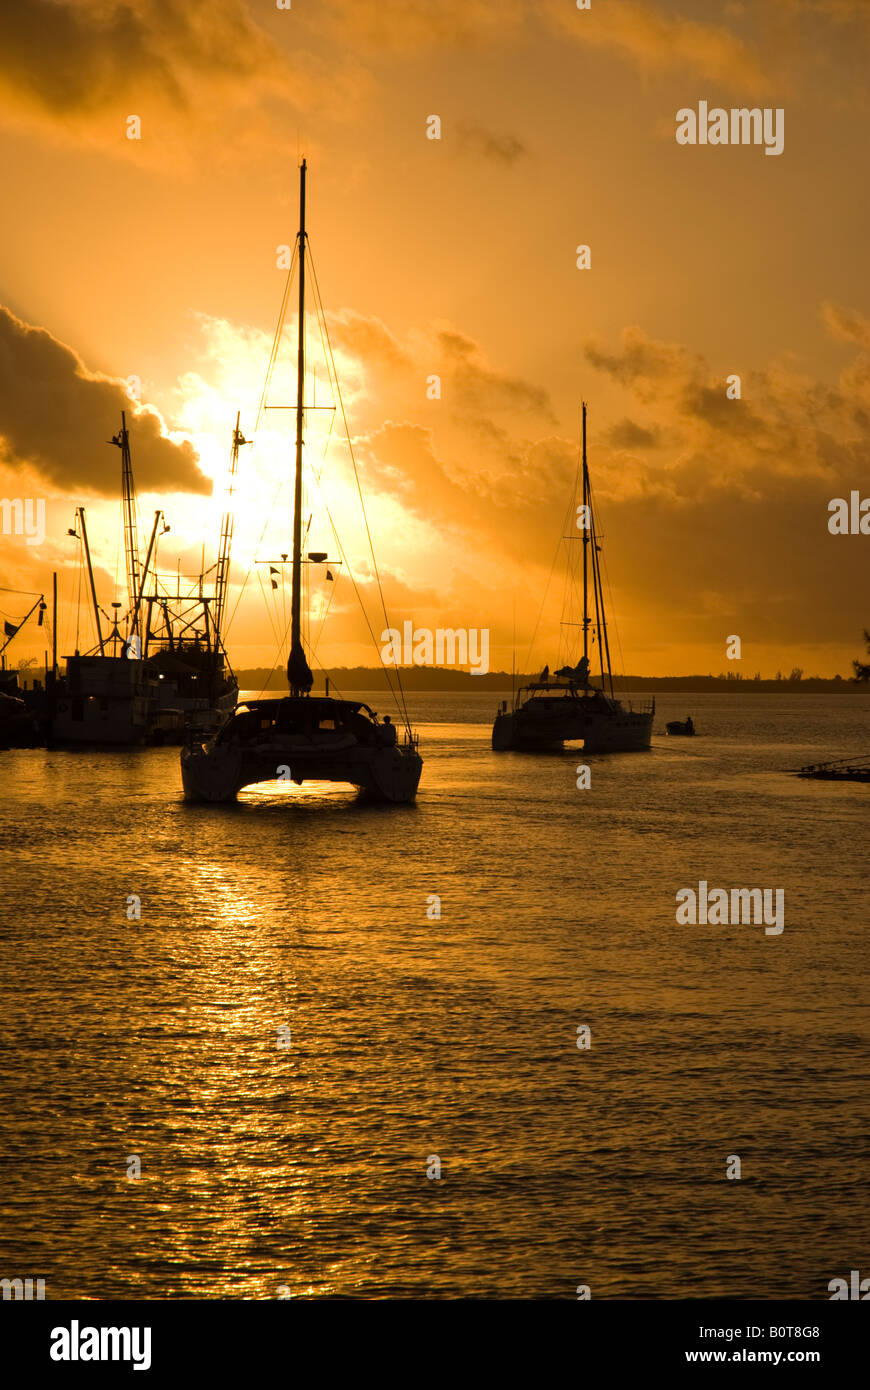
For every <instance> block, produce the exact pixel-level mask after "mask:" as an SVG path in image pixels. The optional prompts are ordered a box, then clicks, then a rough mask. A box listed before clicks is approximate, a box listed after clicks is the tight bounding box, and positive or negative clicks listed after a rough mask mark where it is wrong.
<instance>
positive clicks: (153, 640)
mask: <svg viewBox="0 0 870 1390" xmlns="http://www.w3.org/2000/svg"><path fill="white" fill-rule="evenodd" d="M244 442H245V441H244V439H243V438H242V436H241V434H240V432H239V430H238V420H237V422H236V430H235V433H234V436H233V451H232V463H231V479H232V477H233V476H234V471H235V466H236V463H237V460H238V450H239V446H240V444H243V443H244ZM110 443H111V444H113V445H114V446H116V447H117V448H118V449H120V451H121V523H122V529H123V533H124V555H125V566H126V580H127V611H126V615H125V617H124V618H123V619H122V617H121V610H122V607H123V605H122V604H121V603H120V602H113V603H112V605H111V606H112V614H111V618H109V616H108V615H107V614H106V613H104V611H103V609H102V608H101V607H100V605H99V602H98V600H97V590H96V581H95V578H94V567H93V562H92V559H91V550H90V544H89V540H88V528H87V519H86V515H85V509H84V507H79V508H77V509H76V522H75V526H74V527H72V528H71V529H70V531H69V534H70V535H71V536H73V537H74V538H75V539H76V540H77V541H79V543H80V546H81V564H82V570H83V572H84V573H86V575H87V591H88V593H89V595H90V604H91V617H92V621H93V628H94V633H95V635H96V643H95V645H94V646H93V647H92V648H90V649H89V650H87V651H84V652H82V651H79V650H78V648H77V649H76V650H75V652H73V653H71V654H70V655H68V656H66V657H65V658H64V659H65V662H66V670H65V672H64V673H63V674H61V673H60V671H59V669H58V666H57V654H56V650H55V656H54V660H53V663H52V672H51V677H50V679H48V678H47V681H46V684H47V688H48V690H49V702H48V703H49V717H48V736H49V741H50V743H51V744H52V745H54V746H69V745H73V746H89V747H101V746H106V747H110V748H118V747H136V746H140V745H142V744H155V743H157V744H161V743H170V742H174V743H178V744H180V743H181V742H182V741H183V738H184V731H185V725H186V723H187V722H188V721H191V720H194V721H196V723H197V727H199V728H202V729H207V730H208V731H210V732H214V731H215V730H216V729H217V728H219V727H220V726H221V724H222V723H223V721H224V719H225V718H226V716H227V715H228V714H229V713H230V712H231V711H232V710H233V709H234V708H235V703H236V697H237V693H238V684H237V682H236V678H235V676H234V675H233V673H232V671H231V670H230V668H229V663H228V661H227V658H226V653H225V651H224V648H223V642H222V636H221V633H222V619H223V613H224V605H225V598H226V591H227V585H228V581H229V563H230V558H229V557H230V540H231V536H232V528H231V525H230V524H229V522H228V517H227V514H225V515H224V520H223V527H222V531H221V541H220V548H219V553H218V561H217V566H216V568H215V575H216V578H215V589H214V592H213V593H208V592H206V585H205V580H206V577H207V576H206V575H205V574H202V573H201V574H199V575H198V576H196V577H195V578H193V579H190V580H189V581H185V582H183V581H182V579H181V577H180V575H178V576H176V575H174V576H173V577H172V579H171V580H169V581H168V580H166V579H164V578H162V577H161V575H160V574H159V572H158V567H157V551H158V543H159V540H160V538H161V537H162V536H163V535H165V534H166V533H167V532H168V531H169V529H170V528H169V527H168V526H167V525H166V522H165V518H164V515H163V511H162V510H161V509H158V510H157V511H155V513H154V522H153V525H152V528H151V535H150V538H149V541H148V546H147V550H146V554H145V560H144V563H143V562H142V560H141V558H140V550H139V524H138V514H137V506H136V491H135V486H134V481H133V465H132V459H131V451H130V432H129V430H128V428H127V419H126V413H125V412H123V411H122V412H121V428H120V430H119V431H118V433H117V434H116V435H114V436H113V437H112V439H111V441H110ZM231 485H232V484H231ZM209 573H210V572H209ZM82 587H84V586H83V585H82V586H80V592H81V589H82ZM56 610H57V601H56V594H55V631H56V617H57V611H56ZM104 621H109V622H110V623H111V628H110V630H109V631H106V630H105V629H104V626H103V622H104ZM122 626H123V629H124V630H123V632H122Z"/></svg>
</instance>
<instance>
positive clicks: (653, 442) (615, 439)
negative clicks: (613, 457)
mask: <svg viewBox="0 0 870 1390" xmlns="http://www.w3.org/2000/svg"><path fill="white" fill-rule="evenodd" d="M606 437H607V442H608V444H611V445H612V446H613V448H614V449H655V448H656V446H657V445H658V444H659V442H660V438H661V436H660V434H659V431H658V430H647V429H644V427H643V425H639V424H637V422H636V421H635V420H629V419H628V418H627V417H626V419H624V420H620V422H619V424H618V425H611V427H610V429H609V430H608V431H607V436H606Z"/></svg>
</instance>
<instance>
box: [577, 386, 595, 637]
mask: <svg viewBox="0 0 870 1390" xmlns="http://www.w3.org/2000/svg"><path fill="white" fill-rule="evenodd" d="M575 495H576V494H575ZM590 531H591V527H590V525H589V471H588V469H587V466H586V402H585V401H584V402H583V656H584V657H585V659H586V661H587V662H588V660H589V540H590Z"/></svg>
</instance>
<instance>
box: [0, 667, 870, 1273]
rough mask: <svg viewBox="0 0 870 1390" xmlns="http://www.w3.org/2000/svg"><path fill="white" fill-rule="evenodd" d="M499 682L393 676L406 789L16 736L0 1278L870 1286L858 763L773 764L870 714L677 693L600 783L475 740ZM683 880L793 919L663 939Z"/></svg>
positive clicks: (559, 759)
mask: <svg viewBox="0 0 870 1390" xmlns="http://www.w3.org/2000/svg"><path fill="white" fill-rule="evenodd" d="M495 705H496V696H495V695H493V694H484V695H479V696H467V697H466V696H449V695H428V696H416V697H412V700H411V707H412V711H413V713H414V716H415V721H416V722H417V724H418V726H419V728H420V732H421V735H422V738H423V748H422V751H423V752H424V754H425V757H426V764H425V767H424V771H423V781H422V784H421V791H420V796H419V800H418V803H417V805H416V807H412V808H388V809H383V808H373V807H366V806H364V805H361V804H360V803H359V802H358V801H357V800H356V797H355V795H354V793H353V792H352V791H350V790H344V789H328V790H317V789H313V788H312V789H308V788H303V789H299V788H294V787H292V786H291V787H289V788H284V787H281V788H278V787H276V788H272V789H269V790H268V792H266V791H261V790H257V791H251V792H247V793H243V794H242V796H241V797H240V800H239V805H238V806H237V807H232V808H218V807H190V806H186V805H185V804H184V803H183V802H182V799H181V784H180V777H179V773H178V750H177V749H152V750H145V751H141V752H135V753H118V754H113V755H97V756H94V755H84V754H77V753H61V752H52V753H49V752H45V751H26V752H6V753H2V754H0V772H2V777H3V788H4V797H3V802H2V807H0V836H2V864H3V895H2V907H0V918H2V929H0V964H2V973H0V982H2V1014H0V1021H2V1030H0V1093H2V1106H0V1129H2V1157H3V1165H2V1172H0V1266H2V1267H0V1276H9V1277H12V1276H15V1275H17V1276H21V1277H26V1276H28V1275H31V1276H33V1277H36V1276H43V1277H44V1278H45V1279H46V1281H47V1290H46V1292H47V1297H49V1298H74V1297H88V1298H112V1297H114V1298H143V1297H145V1298H179V1297H182V1298H193V1297H197V1298H222V1297H230V1298H274V1297H276V1296H277V1294H278V1290H279V1286H285V1288H288V1289H289V1290H290V1291H291V1292H292V1293H293V1294H309V1295H310V1294H315V1295H319V1294H333V1295H335V1294H338V1295H343V1296H347V1295H353V1296H363V1297H385V1296H397V1295H406V1296H413V1297H457V1296H474V1297H486V1298H500V1297H521V1298H530V1297H555V1298H572V1297H575V1293H574V1290H575V1288H576V1286H577V1285H578V1284H580V1283H585V1284H588V1285H590V1286H591V1290H592V1296H593V1298H618V1297H623V1298H686V1297H711V1296H721V1297H726V1298H799V1299H810V1298H827V1297H828V1291H827V1284H828V1281H829V1280H830V1279H832V1278H834V1277H835V1276H837V1275H841V1274H845V1275H846V1276H848V1272H849V1270H851V1269H853V1268H860V1269H861V1270H862V1274H864V1273H868V1272H870V1271H867V1270H866V1269H864V1265H866V1263H867V1258H868V1242H867V1234H868V1218H867V1200H866V1182H867V1162H868V1156H870V1154H868V1150H870V1141H868V1133H870V1129H868V1103H867V1102H868V1093H870V1087H868V1060H867V1041H868V1018H867V985H866V961H867V932H868V919H867V895H866V892H865V878H866V872H867V822H868V807H870V786H862V785H855V784H844V785H836V784H825V783H807V782H801V781H798V780H796V779H793V778H790V777H788V776H785V775H784V772H783V769H787V768H790V767H794V766H795V765H798V764H800V763H802V762H807V761H810V760H812V759H813V758H821V757H837V756H845V755H847V754H854V753H857V752H868V751H870V698H868V697H867V696H866V695H864V696H862V695H858V694H856V695H847V696H843V697H840V698H833V697H827V696H812V695H809V696H801V697H795V696H792V697H788V696H786V697H779V696H774V695H759V696H750V697H736V696H734V697H732V696H724V695H707V696H700V695H691V696H686V695H683V694H681V695H680V696H679V697H675V698H668V697H666V696H665V697H660V698H659V701H658V714H657V718H656V727H657V728H660V729H663V728H664V721H665V719H667V718H675V717H680V718H682V717H684V716H685V714H686V713H688V712H689V711H691V713H692V714H693V715H694V717H695V720H696V724H697V726H698V728H699V730H700V732H701V734H702V737H699V738H697V739H695V740H694V741H690V740H676V739H670V740H669V739H667V738H664V737H659V736H657V737H656V738H655V739H654V748H653V750H652V752H651V753H649V754H633V755H623V756H610V757H596V758H590V759H589V763H590V766H591V768H592V786H591V789H590V790H586V791H579V790H577V788H576V786H575V768H576V766H577V763H578V762H579V761H581V757H582V755H580V754H578V753H576V752H569V753H566V754H564V755H558V756H557V755H553V756H545V757H540V756H538V757H530V756H528V755H526V756H523V755H519V754H500V755H494V754H493V753H491V751H490V748H489V727H490V722H491V718H492V714H493V713H494V710H495ZM378 707H379V708H381V709H382V710H384V711H386V710H387V709H388V706H387V704H386V701H385V700H384V699H383V698H381V699H380V700H379V702H378ZM699 879H706V880H708V882H709V883H710V884H711V886H713V885H718V886H722V887H729V888H730V887H760V888H765V887H768V888H776V887H781V888H783V889H784V890H785V930H784V932H783V934H782V935H781V936H778V937H777V936H770V937H768V936H766V935H765V933H764V929H763V927H761V926H724V927H722V926H720V927H714V926H703V927H702V926H696V927H683V926H677V925H676V923H675V900H674V899H675V893H676V891H677V890H678V889H679V888H681V887H690V886H693V887H696V886H697V883H698V880H699ZM130 894H136V895H137V896H138V897H139V898H140V899H141V913H142V916H141V920H140V921H128V920H127V916H126V901H127V897H128V895H130ZM430 894H438V895H439V896H440V898H441V913H442V915H441V919H440V921H439V920H428V919H427V916H426V909H427V899H428V895H430ZM578 1024H588V1025H589V1026H590V1027H591V1029H592V1047H591V1050H589V1051H579V1050H578V1048H577V1046H576V1032H577V1026H578ZM283 1026H287V1027H289V1028H290V1031H291V1046H290V1047H289V1049H282V1048H279V1047H278V1037H279V1029H280V1028H282V1027H283ZM733 1154H736V1155H739V1157H740V1159H741V1161H742V1173H743V1176H742V1180H741V1181H727V1180H726V1178H725V1170H726V1161H727V1158H728V1156H729V1155H733ZM130 1155H138V1156H139V1158H140V1160H141V1166H142V1172H141V1178H140V1179H139V1180H138V1181H130V1180H129V1179H128V1177H127V1162H128V1156H130ZM430 1155H438V1157H439V1159H440V1162H441V1171H442V1177H441V1179H440V1181H437V1180H430V1179H428V1178H427V1176H426V1169H427V1162H428V1160H429V1156H430ZM862 1261H863V1263H862Z"/></svg>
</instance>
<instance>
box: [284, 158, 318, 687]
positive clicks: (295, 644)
mask: <svg viewBox="0 0 870 1390" xmlns="http://www.w3.org/2000/svg"><path fill="white" fill-rule="evenodd" d="M306 168H307V166H306V162H305V160H304V159H303V161H302V164H301V166H300V169H299V236H298V242H299V323H298V332H299V348H298V352H297V357H296V480H295V488H294V493H293V597H292V600H291V607H290V655H289V657H288V658H287V680H288V683H289V685H290V694H291V695H307V694H308V691H309V690H310V689H311V687H312V685H313V684H314V677H313V675H312V674H311V667H310V666H309V665H308V661H307V660H306V657H305V652H304V650H303V647H302V621H301V613H302V430H303V417H304V410H305V401H304V391H305V171H306Z"/></svg>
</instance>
